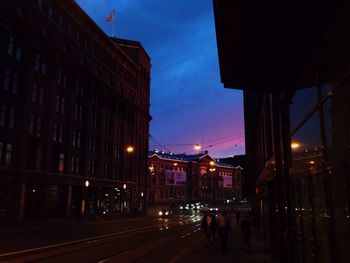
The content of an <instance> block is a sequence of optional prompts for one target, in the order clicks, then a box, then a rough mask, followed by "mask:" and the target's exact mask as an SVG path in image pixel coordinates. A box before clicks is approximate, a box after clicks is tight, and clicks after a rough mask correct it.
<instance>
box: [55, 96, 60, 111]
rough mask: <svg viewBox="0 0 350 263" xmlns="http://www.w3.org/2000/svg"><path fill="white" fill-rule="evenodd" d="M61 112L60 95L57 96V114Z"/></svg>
mask: <svg viewBox="0 0 350 263" xmlns="http://www.w3.org/2000/svg"><path fill="white" fill-rule="evenodd" d="M59 111H60V95H57V96H56V113H58V112H59Z"/></svg>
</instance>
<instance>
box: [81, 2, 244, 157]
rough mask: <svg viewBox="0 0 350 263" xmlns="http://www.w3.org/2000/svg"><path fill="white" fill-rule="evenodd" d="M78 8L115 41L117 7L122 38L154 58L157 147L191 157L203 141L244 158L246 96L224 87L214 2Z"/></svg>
mask: <svg viewBox="0 0 350 263" xmlns="http://www.w3.org/2000/svg"><path fill="white" fill-rule="evenodd" d="M77 2H78V3H79V5H80V6H81V7H82V8H83V9H84V10H85V11H86V12H87V13H88V14H89V15H90V16H91V17H92V19H93V20H94V21H95V22H96V23H97V24H98V25H99V26H100V27H101V28H102V29H103V30H104V31H105V32H106V33H107V34H109V35H111V34H112V26H111V24H106V23H105V19H106V18H107V16H108V14H109V13H111V11H112V10H113V9H115V12H116V35H117V37H120V38H127V39H132V40H138V41H140V42H141V43H142V45H143V46H144V48H145V49H146V51H147V52H148V54H149V55H150V57H151V60H152V71H151V79H152V80H151V115H152V117H153V119H152V121H151V129H150V133H151V136H152V138H153V140H151V141H150V147H151V148H152V149H153V148H158V149H161V148H162V147H161V146H159V145H157V143H159V144H161V145H162V146H164V148H165V149H164V150H166V151H168V150H171V151H173V152H175V153H183V152H187V153H192V152H193V147H192V146H191V145H190V144H192V143H193V144H194V143H201V142H202V141H203V145H204V146H205V147H206V146H209V145H212V146H211V147H206V148H208V150H209V152H210V153H211V154H212V155H213V156H215V157H223V156H232V155H234V154H242V153H244V137H243V133H244V127H243V99H242V92H241V91H237V90H228V89H224V88H223V86H222V84H221V83H220V75H219V65H218V58H217V48H216V38H215V27H214V18H213V10H212V1H211V0H190V1H189V0H187V1H185V0H78V1H77ZM154 140H155V141H156V142H157V143H155V142H154ZM177 144H189V145H177ZM236 144H237V146H235V145H236Z"/></svg>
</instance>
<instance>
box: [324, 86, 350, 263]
mask: <svg viewBox="0 0 350 263" xmlns="http://www.w3.org/2000/svg"><path fill="white" fill-rule="evenodd" d="M349 85H350V83H349V82H347V83H345V84H344V86H342V87H340V88H338V89H337V90H336V91H335V93H334V94H333V96H332V97H331V98H330V99H328V100H327V101H326V103H325V104H324V106H323V114H324V123H325V125H324V126H325V129H324V130H325V138H326V149H327V151H326V153H327V159H328V160H327V166H328V168H329V174H328V176H329V185H330V189H329V192H330V196H331V207H332V218H331V220H332V222H333V231H334V233H333V236H334V239H335V240H334V248H335V255H336V257H337V260H338V261H339V262H347V261H348V260H349V258H350V249H349V248H350V212H349V205H350V191H349V190H350V175H349V170H350V161H349V160H350V122H349V116H350V103H349V101H350V89H349Z"/></svg>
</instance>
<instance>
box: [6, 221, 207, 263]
mask: <svg viewBox="0 0 350 263" xmlns="http://www.w3.org/2000/svg"><path fill="white" fill-rule="evenodd" d="M200 221H201V215H199V214H191V215H180V216H174V217H171V218H143V219H132V220H131V219H118V220H109V221H102V222H97V223H89V224H71V225H70V224H68V225H58V226H51V227H50V226H48V227H47V226H46V227H36V228H32V229H30V228H29V229H21V230H20V231H8V232H7V233H6V232H5V233H2V234H1V237H0V260H1V261H5V262H60V263H61V262H65V263H68V262H84V263H85V262H176V261H177V260H178V259H179V258H181V257H183V255H184V254H185V253H186V251H187V250H188V249H189V248H190V247H191V245H192V244H196V243H198V242H203V240H202V238H203V234H202V233H201V231H200Z"/></svg>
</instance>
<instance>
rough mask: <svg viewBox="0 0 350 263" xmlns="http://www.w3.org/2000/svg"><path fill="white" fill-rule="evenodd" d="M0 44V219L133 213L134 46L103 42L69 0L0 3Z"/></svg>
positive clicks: (142, 176)
mask: <svg viewBox="0 0 350 263" xmlns="http://www.w3.org/2000/svg"><path fill="white" fill-rule="evenodd" d="M0 40H1V41H0V220H6V221H11V222H13V221H15V220H21V219H37V218H51V217H81V216H87V215H94V214H97V213H99V214H108V213H114V212H121V211H122V210H123V209H124V208H134V207H136V206H140V207H142V205H143V203H144V198H147V185H148V183H149V182H148V169H147V167H148V165H147V161H148V159H147V158H148V157H147V156H148V155H147V153H148V130H149V121H150V116H149V106H150V102H149V95H150V58H149V57H148V55H147V53H146V52H145V50H144V49H143V47H142V45H141V44H140V43H139V42H135V41H129V40H122V39H117V38H109V37H108V36H107V35H106V34H105V33H104V32H103V31H102V30H101V29H100V28H99V27H98V26H97V25H96V24H95V23H94V21H92V20H91V18H90V17H89V16H88V15H87V14H86V13H85V12H84V11H83V10H82V9H81V8H80V7H79V6H78V5H77V4H76V3H75V1H58V0H57V1H55V0H50V1H49V0H28V1H0ZM127 147H132V148H129V152H127V150H126V149H127ZM132 150H133V151H132ZM127 210H128V211H129V209H127Z"/></svg>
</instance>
